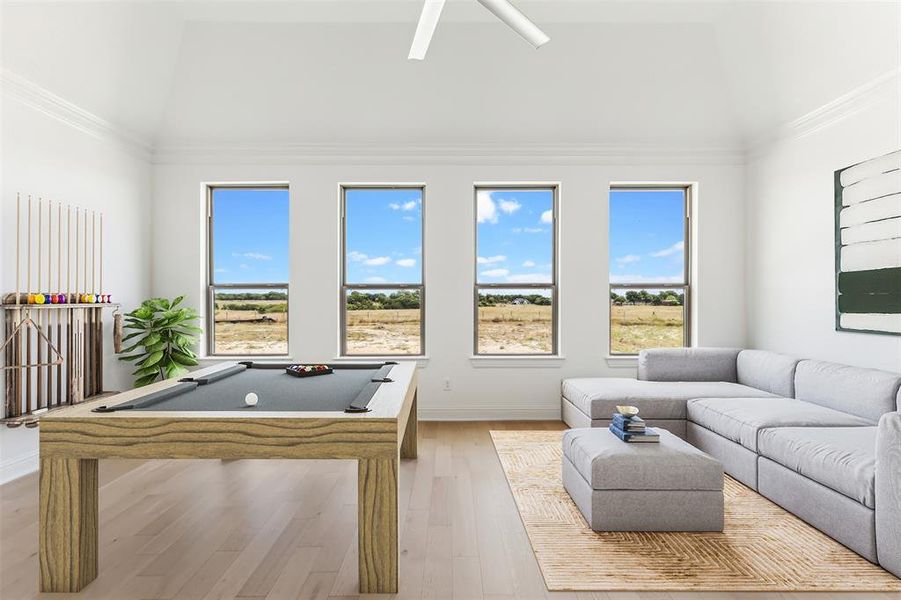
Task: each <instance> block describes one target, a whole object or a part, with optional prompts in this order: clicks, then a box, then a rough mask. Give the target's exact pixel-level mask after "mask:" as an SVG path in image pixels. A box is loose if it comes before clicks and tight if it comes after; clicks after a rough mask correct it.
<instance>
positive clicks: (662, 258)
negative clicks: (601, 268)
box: [610, 190, 685, 283]
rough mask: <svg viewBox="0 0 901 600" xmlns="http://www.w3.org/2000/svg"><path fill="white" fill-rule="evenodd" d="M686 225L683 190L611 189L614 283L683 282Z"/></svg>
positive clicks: (612, 269) (612, 278)
mask: <svg viewBox="0 0 901 600" xmlns="http://www.w3.org/2000/svg"><path fill="white" fill-rule="evenodd" d="M684 222H685V197H684V193H683V192H682V191H681V190H611V191H610V282H611V283H624V282H627V283H648V282H653V283H680V282H681V281H682V279H683V269H684V264H685V263H684V260H685V253H684V244H685V233H684Z"/></svg>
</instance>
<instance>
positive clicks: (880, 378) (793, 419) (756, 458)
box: [562, 348, 901, 576]
mask: <svg viewBox="0 0 901 600" xmlns="http://www.w3.org/2000/svg"><path fill="white" fill-rule="evenodd" d="M638 360H639V363H638V364H639V366H638V379H631V378H600V377H598V378H574V379H566V380H564V381H563V385H562V413H563V420H564V421H565V422H566V423H567V424H568V425H569V426H570V427H573V428H576V427H606V426H607V425H608V424H609V422H610V421H609V419H610V416H611V415H612V414H613V412H614V410H615V406H616V405H617V404H632V405H635V406H638V407H639V409H640V411H641V415H642V416H643V417H645V419H646V420H647V421H648V423H649V424H650V425H651V426H657V427H662V428H665V429H668V430H669V431H670V432H672V433H674V434H676V435H678V436H679V437H682V438H683V439H685V440H686V441H688V442H689V443H691V444H692V445H693V446H695V447H697V448H699V449H701V450H703V451H705V452H707V453H708V454H710V455H712V456H714V457H715V458H717V459H719V460H720V461H721V462H722V463H723V467H724V470H725V471H726V473H728V474H729V475H731V476H732V477H734V478H735V479H737V480H739V481H741V482H742V483H744V484H745V485H747V486H749V487H751V488H753V489H755V490H757V491H758V492H759V493H760V494H762V495H764V496H766V497H767V498H769V499H771V500H772V501H774V502H776V503H777V504H779V505H780V506H782V507H783V508H785V509H787V510H789V511H791V512H792V513H794V514H795V515H797V516H798V517H800V518H801V519H803V520H805V521H806V522H808V523H810V524H811V525H813V526H814V527H816V528H817V529H819V530H821V531H823V532H825V533H826V534H828V535H830V536H831V537H833V538H834V539H836V540H838V541H839V542H841V543H842V544H844V545H845V546H847V547H848V548H850V549H852V550H854V551H855V552H857V553H858V554H860V555H861V556H863V557H865V558H866V559H868V560H870V561H872V562H874V563H878V564H880V565H882V566H883V567H884V568H886V569H887V570H889V571H891V572H892V573H894V574H895V575H898V576H901V373H891V372H888V371H879V370H875V369H862V368H857V367H850V366H847V365H841V364H836V363H829V362H823V361H818V360H800V359H797V358H792V357H789V356H784V355H781V354H776V353H773V352H765V351H760V350H739V349H729V348H679V349H655V350H646V351H643V352H642V353H641V354H640V355H639V359H638Z"/></svg>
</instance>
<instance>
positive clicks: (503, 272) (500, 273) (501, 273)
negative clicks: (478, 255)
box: [482, 269, 510, 277]
mask: <svg viewBox="0 0 901 600" xmlns="http://www.w3.org/2000/svg"><path fill="white" fill-rule="evenodd" d="M509 274H510V271H509V270H507V269H488V270H487V271H482V276H483V277H506V276H507V275H509Z"/></svg>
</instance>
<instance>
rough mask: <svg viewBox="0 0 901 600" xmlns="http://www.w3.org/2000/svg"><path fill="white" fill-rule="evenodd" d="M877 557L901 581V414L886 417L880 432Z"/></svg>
mask: <svg viewBox="0 0 901 600" xmlns="http://www.w3.org/2000/svg"><path fill="white" fill-rule="evenodd" d="M876 555H877V557H878V558H879V564H880V565H882V567H883V568H884V569H886V570H888V571H891V572H892V573H894V574H895V575H897V576H898V577H901V412H890V413H886V414H884V415H882V418H880V419H879V426H878V428H877V432H876Z"/></svg>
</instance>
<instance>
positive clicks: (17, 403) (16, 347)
mask: <svg viewBox="0 0 901 600" xmlns="http://www.w3.org/2000/svg"><path fill="white" fill-rule="evenodd" d="M21 213H22V199H21V198H20V197H19V194H18V193H16V311H15V312H16V323H21V322H22V309H21V308H19V306H20V305H21V301H22V298H21V296H22V287H21V286H22V281H21V279H20V277H19V271H20V270H21V261H22V256H21V249H20V247H21V245H22V244H21V238H22V216H21ZM12 355H13V363H12V364H16V365H21V364H22V333H21V329H20V330H19V333H17V334H16V339H15V340H13V348H12ZM10 379H11V380H12V381H13V397H12V404H13V406H7V409H6V416H7V417H17V416H19V413H20V412H21V410H22V368H21V367H19V368H17V369H16V372H15V374H14V375H13V376H12V377H10Z"/></svg>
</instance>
